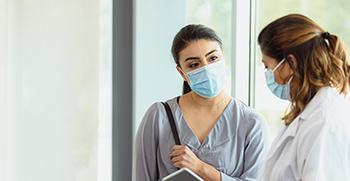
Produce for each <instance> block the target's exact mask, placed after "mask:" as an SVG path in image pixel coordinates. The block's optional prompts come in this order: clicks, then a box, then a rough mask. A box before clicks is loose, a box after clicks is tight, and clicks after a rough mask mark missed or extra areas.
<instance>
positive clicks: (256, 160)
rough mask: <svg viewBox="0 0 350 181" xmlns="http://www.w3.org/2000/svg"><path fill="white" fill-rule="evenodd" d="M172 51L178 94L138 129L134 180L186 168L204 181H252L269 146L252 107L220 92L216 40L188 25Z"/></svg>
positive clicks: (223, 77) (222, 78) (225, 74)
mask: <svg viewBox="0 0 350 181" xmlns="http://www.w3.org/2000/svg"><path fill="white" fill-rule="evenodd" d="M172 54H173V57H174V60H175V63H176V69H177V71H178V72H179V74H180V75H181V77H182V79H183V80H184V87H183V95H181V96H178V97H175V98H172V99H170V100H168V101H166V102H167V104H168V105H169V107H170V110H171V113H172V115H173V117H174V122H175V127H176V129H177V132H178V136H179V141H180V142H181V144H180V145H176V139H175V138H174V137H173V131H172V129H171V126H170V123H169V120H168V117H167V113H166V110H165V108H164V106H163V105H162V104H161V103H159V102H157V103H155V104H153V105H152V106H151V107H150V108H149V109H148V111H147V112H146V114H145V116H144V117H143V120H142V122H141V124H140V126H139V128H138V132H137V136H136V141H135V152H134V163H133V164H134V167H133V168H134V169H133V180H137V181H139V180H152V181H156V180H162V179H163V178H164V177H165V176H167V175H169V174H171V173H173V172H175V171H176V170H177V169H178V168H188V169H190V170H191V171H193V172H194V173H196V174H197V175H198V176H200V177H201V178H203V179H204V180H216V181H217V180H256V179H257V177H258V174H259V170H260V168H261V165H262V161H263V159H264V158H265V155H266V153H267V150H268V148H269V130H268V126H267V124H266V120H265V119H264V117H263V116H262V115H261V114H260V113H258V112H257V111H256V110H254V109H252V108H250V107H248V106H246V105H245V104H244V103H242V102H241V101H239V100H237V99H235V98H233V97H231V96H230V95H228V94H227V93H226V92H225V91H224V86H225V83H226V82H227V80H228V78H229V71H228V70H227V68H226V66H225V56H224V53H223V51H222V43H221V39H220V38H219V37H218V36H217V35H216V33H215V32H214V31H213V30H212V29H210V28H208V27H205V26H203V25H187V26H186V27H184V28H182V29H181V30H180V31H179V32H178V33H177V34H176V36H175V37H174V40H173V44H172Z"/></svg>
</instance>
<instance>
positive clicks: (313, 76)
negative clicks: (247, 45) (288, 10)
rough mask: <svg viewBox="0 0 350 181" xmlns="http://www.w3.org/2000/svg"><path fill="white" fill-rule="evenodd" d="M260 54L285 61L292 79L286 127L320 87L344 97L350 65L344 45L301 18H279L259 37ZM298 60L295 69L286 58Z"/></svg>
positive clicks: (349, 81) (299, 16)
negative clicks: (328, 88) (328, 87)
mask: <svg viewBox="0 0 350 181" xmlns="http://www.w3.org/2000/svg"><path fill="white" fill-rule="evenodd" d="M258 42H259V45H260V47H261V51H262V52H263V53H264V54H265V55H267V56H270V57H272V58H274V59H276V60H279V61H280V60H282V59H283V58H285V59H286V62H287V63H288V64H289V65H290V67H292V69H293V71H294V77H293V79H292V81H291V83H290V97H291V105H290V111H289V112H288V113H287V114H286V115H285V116H284V117H283V118H282V120H284V121H285V123H286V124H287V125H289V124H290V123H291V122H292V121H293V120H294V119H295V118H296V117H297V116H298V115H299V114H300V113H301V112H302V111H303V110H304V109H305V107H306V105H307V104H308V103H309V102H310V100H311V99H312V98H313V97H314V96H315V94H316V93H317V91H318V90H320V89H321V88H322V87H325V86H330V87H335V88H336V89H337V90H338V92H339V93H340V94H343V95H344V96H346V95H347V93H348V89H349V85H350V63H349V57H348V51H347V48H346V46H345V45H344V43H343V42H342V41H341V40H340V38H339V37H338V36H336V35H333V34H329V33H328V32H326V31H325V30H324V29H323V28H322V27H321V26H319V25H318V24H316V23H315V22H314V21H312V20H311V19H309V18H307V17H306V16H303V15H300V14H290V15H287V16H284V17H281V18H279V19H277V20H275V21H273V22H271V23H270V24H269V25H267V26H266V27H265V28H264V29H263V30H262V31H261V32H260V34H259V37H258ZM290 54H292V55H293V56H294V57H295V58H296V60H297V66H296V67H294V66H293V63H292V61H291V60H290V58H289V57H288V55H290Z"/></svg>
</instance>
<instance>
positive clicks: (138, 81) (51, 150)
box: [0, 0, 350, 181]
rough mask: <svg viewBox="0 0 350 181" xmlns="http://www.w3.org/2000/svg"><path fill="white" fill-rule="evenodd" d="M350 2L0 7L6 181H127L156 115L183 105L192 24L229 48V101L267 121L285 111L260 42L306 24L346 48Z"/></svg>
mask: <svg viewBox="0 0 350 181" xmlns="http://www.w3.org/2000/svg"><path fill="white" fill-rule="evenodd" d="M348 9H350V1H347V0H334V1H326V0H286V1H280V0H177V1H172V0H114V1H112V0H70V1H68V0H60V1H51V0H0V180H1V181H48V180H49V181H112V180H113V181H119V180H120V181H122V180H123V181H124V180H131V168H132V163H131V160H132V150H133V139H134V135H135V133H136V131H137V128H138V125H139V123H140V121H141V119H142V117H143V114H144V113H145V112H146V110H147V109H148V107H149V106H150V105H151V104H152V103H154V102H156V101H165V100H167V99H170V98H173V97H176V96H179V95H181V90H182V89H181V88H182V78H181V76H180V75H178V73H177V71H176V69H175V63H174V62H173V60H172V57H171V53H170V48H171V43H172V39H173V37H174V36H175V34H176V33H177V32H178V31H179V30H180V29H181V28H182V27H183V26H185V25H186V24H190V23H196V24H198V23H199V24H204V25H206V26H209V27H211V28H212V29H214V30H215V31H216V32H217V33H218V34H219V36H220V37H221V38H222V40H223V45H224V51H225V55H226V65H227V67H228V68H229V70H230V71H231V78H230V81H229V82H228V84H227V87H226V88H225V90H226V91H227V92H228V93H230V94H231V95H232V96H233V97H236V98H238V99H241V100H242V101H243V102H245V103H246V104H247V105H249V106H251V107H254V108H255V109H257V110H258V111H259V112H260V113H262V114H263V115H264V117H265V118H266V120H267V122H268V124H269V127H270V133H271V136H272V138H274V137H275V135H276V133H277V131H278V129H279V126H280V125H281V123H282V122H281V117H282V116H283V115H284V113H285V110H286V109H287V108H288V105H289V103H288V102H287V101H283V100H280V99H278V98H277V97H275V96H274V95H273V94H272V93H271V92H270V91H269V89H268V88H267V86H266V83H265V77H264V66H263V64H262V62H261V54H260V51H259V47H258V46H257V44H256V39H257V35H258V33H259V31H260V30H261V29H262V28H263V27H264V26H266V25H267V24H268V23H269V22H271V21H273V20H275V19H276V18H279V17H281V16H283V15H287V14H290V13H302V14H304V15H306V16H308V17H310V18H311V19H313V20H314V21H315V22H317V23H318V24H320V25H321V26H322V27H323V28H324V29H326V30H327V31H329V32H330V33H331V34H336V35H338V36H339V37H340V38H341V39H342V40H343V41H344V42H345V44H346V45H348V46H349V45H350V39H349V36H348V33H347V32H350V31H349V30H350V13H349V11H348Z"/></svg>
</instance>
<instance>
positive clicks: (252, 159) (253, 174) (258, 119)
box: [221, 110, 270, 181]
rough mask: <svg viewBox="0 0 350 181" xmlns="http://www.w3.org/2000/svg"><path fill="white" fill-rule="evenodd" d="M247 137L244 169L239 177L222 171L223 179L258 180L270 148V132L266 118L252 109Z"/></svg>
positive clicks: (248, 117) (224, 180)
mask: <svg viewBox="0 0 350 181" xmlns="http://www.w3.org/2000/svg"><path fill="white" fill-rule="evenodd" d="M247 119H248V120H246V121H248V122H249V123H250V124H247V127H246V128H245V129H247V137H246V141H245V148H244V165H242V166H243V167H244V171H243V174H242V175H241V176H240V177H239V178H232V177H230V176H228V175H225V174H224V173H221V180H222V181H226V180H249V181H253V180H257V179H258V177H259V173H260V169H261V167H262V164H263V162H264V160H265V157H266V154H267V152H268V150H269V149H270V132H269V128H268V125H267V122H266V120H265V118H264V117H263V116H262V115H261V114H260V113H259V112H257V111H255V110H252V111H251V112H250V114H249V115H248V116H247Z"/></svg>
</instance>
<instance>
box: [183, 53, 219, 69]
mask: <svg viewBox="0 0 350 181" xmlns="http://www.w3.org/2000/svg"><path fill="white" fill-rule="evenodd" d="M218 58H219V57H218V56H212V57H210V58H209V61H211V62H213V61H216V60H217V59H218ZM197 65H198V63H193V64H190V65H189V66H188V67H189V68H194V67H196V66H197Z"/></svg>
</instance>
